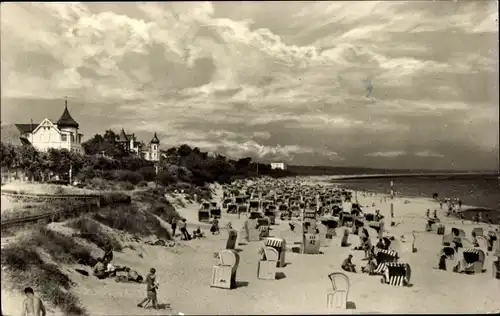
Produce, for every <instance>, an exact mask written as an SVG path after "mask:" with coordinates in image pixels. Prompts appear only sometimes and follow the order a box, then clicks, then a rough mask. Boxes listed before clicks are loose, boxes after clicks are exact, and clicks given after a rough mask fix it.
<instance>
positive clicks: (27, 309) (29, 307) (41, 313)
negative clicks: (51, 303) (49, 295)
mask: <svg viewBox="0 0 500 316" xmlns="http://www.w3.org/2000/svg"><path fill="white" fill-rule="evenodd" d="M24 295H26V299H25V300H24V302H23V311H22V313H21V316H45V315H46V314H47V311H46V310H45V306H44V305H43V302H42V300H41V299H40V298H39V297H37V296H35V292H34V291H33V289H32V288H31V287H27V288H25V289H24Z"/></svg>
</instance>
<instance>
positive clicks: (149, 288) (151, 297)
mask: <svg viewBox="0 0 500 316" xmlns="http://www.w3.org/2000/svg"><path fill="white" fill-rule="evenodd" d="M155 273H156V269H155V268H151V270H149V274H148V276H147V277H146V295H147V296H146V298H145V299H144V300H142V302H140V303H139V304H137V307H141V308H142V307H145V306H146V305H147V304H149V302H152V303H153V308H154V309H157V308H158V301H157V297H156V289H157V288H158V286H159V285H158V282H157V281H156V275H155ZM144 304H146V305H144Z"/></svg>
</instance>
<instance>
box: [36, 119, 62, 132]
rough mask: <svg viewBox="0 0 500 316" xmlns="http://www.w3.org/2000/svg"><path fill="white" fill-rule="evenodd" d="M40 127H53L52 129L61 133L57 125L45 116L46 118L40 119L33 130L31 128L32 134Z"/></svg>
mask: <svg viewBox="0 0 500 316" xmlns="http://www.w3.org/2000/svg"><path fill="white" fill-rule="evenodd" d="M41 128H44V129H45V128H48V129H54V130H56V131H57V132H58V133H59V134H61V131H60V130H59V129H58V128H57V126H56V125H55V124H54V123H52V122H51V121H50V120H49V119H47V118H46V119H44V120H43V121H42V123H40V125H38V126H37V127H36V128H35V129H34V130H33V132H32V133H33V134H35V133H36V132H37V131H38V130H39V129H41Z"/></svg>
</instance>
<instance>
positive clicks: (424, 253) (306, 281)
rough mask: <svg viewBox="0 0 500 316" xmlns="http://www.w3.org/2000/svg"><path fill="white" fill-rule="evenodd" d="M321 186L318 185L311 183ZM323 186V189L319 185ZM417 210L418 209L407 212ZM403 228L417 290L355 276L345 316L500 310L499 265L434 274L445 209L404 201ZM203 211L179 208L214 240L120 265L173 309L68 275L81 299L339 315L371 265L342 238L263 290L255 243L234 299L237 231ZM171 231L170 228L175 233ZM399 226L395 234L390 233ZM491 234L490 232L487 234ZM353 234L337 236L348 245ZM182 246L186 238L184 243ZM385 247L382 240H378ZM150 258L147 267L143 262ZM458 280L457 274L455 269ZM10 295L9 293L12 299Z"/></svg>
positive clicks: (107, 305) (399, 217) (130, 256)
mask: <svg viewBox="0 0 500 316" xmlns="http://www.w3.org/2000/svg"><path fill="white" fill-rule="evenodd" d="M308 181H312V180H308ZM319 183H321V182H319ZM215 192H216V194H215V197H214V199H216V200H217V201H218V202H220V197H221V192H222V191H221V188H220V186H217V187H216V188H215ZM357 197H358V200H359V203H360V204H361V205H362V206H367V205H369V207H364V210H365V212H370V209H373V211H374V208H372V207H371V205H372V203H375V204H376V208H379V209H380V210H381V213H382V214H383V215H385V217H386V219H388V218H390V204H389V202H387V203H380V198H381V195H373V196H363V194H362V193H358V194H357ZM405 200H408V201H409V202H410V203H409V204H405V203H404V201H405ZM393 203H394V210H395V219H394V220H395V221H396V222H400V224H399V225H397V226H396V227H387V229H388V231H389V233H388V234H389V235H393V236H396V237H397V236H400V235H405V237H406V239H407V240H408V241H409V242H408V244H406V243H405V244H402V245H403V246H402V248H403V249H405V250H403V251H402V252H401V253H400V257H401V259H400V262H406V263H409V264H410V265H411V268H412V279H411V283H412V284H413V286H412V287H392V286H389V285H386V284H381V283H380V276H369V275H366V274H361V273H358V274H354V273H346V274H347V275H348V276H349V279H350V284H351V288H350V292H349V297H348V301H349V303H348V305H349V306H348V307H349V308H350V309H348V310H345V311H338V313H349V314H353V313H354V314H356V313H477V312H479V313H486V312H493V311H497V310H500V294H499V293H500V281H499V280H498V279H494V278H493V277H492V271H491V266H492V261H493V259H494V258H495V257H493V256H492V255H489V256H487V257H486V263H485V269H487V271H486V272H485V273H483V274H480V275H464V274H456V273H453V272H451V271H440V270H436V269H434V268H435V267H437V263H438V253H439V251H440V249H441V240H442V236H439V235H437V234H436V233H435V232H424V230H425V223H426V220H425V212H426V210H427V209H431V211H432V210H433V209H435V208H437V209H439V205H437V203H435V202H433V201H430V200H425V199H416V198H414V199H410V198H395V199H394V201H393ZM197 209H198V205H195V204H187V203H186V206H185V207H183V208H179V207H178V208H177V210H178V212H179V213H180V214H181V216H183V217H185V218H186V219H187V221H188V223H189V225H188V229H189V231H190V232H191V231H192V230H193V229H195V228H196V227H198V226H201V228H202V230H204V232H205V234H206V235H207V238H205V239H200V240H191V241H189V242H185V241H179V243H181V244H182V245H181V246H176V247H173V248H166V247H158V246H149V245H144V244H138V243H136V244H134V247H135V248H136V250H134V251H133V250H130V249H125V250H124V251H123V252H122V253H119V252H117V253H115V259H114V261H115V263H116V264H118V265H126V266H129V267H132V268H134V269H136V270H137V271H138V272H139V273H140V274H141V275H143V276H145V275H146V274H147V272H148V270H149V269H150V268H152V267H154V268H156V270H157V277H158V280H159V282H160V288H159V291H158V299H159V303H160V304H170V307H171V309H167V310H159V311H155V310H152V309H147V310H146V309H141V308H138V307H137V306H136V305H137V303H138V302H140V301H141V300H142V299H143V298H144V297H145V294H146V293H145V285H143V284H133V283H131V284H123V283H117V282H115V281H114V280H112V279H109V280H98V279H96V278H94V277H85V276H83V275H80V274H78V273H76V272H74V269H73V268H72V267H67V272H68V274H70V276H71V277H72V279H73V280H74V281H75V282H76V283H77V284H78V286H77V287H75V289H74V291H75V292H76V293H77V294H78V296H79V297H80V299H81V302H82V304H83V306H84V307H85V308H87V310H88V311H89V313H90V314H91V315H105V314H106V315H146V314H147V315H155V314H158V315H159V314H162V315H164V314H169V313H170V314H177V313H179V312H182V313H184V314H186V315H189V314H212V315H214V314H302V313H304V314H307V313H331V311H328V310H326V291H327V289H328V288H329V287H331V284H330V282H329V280H328V277H327V275H328V274H329V273H332V272H342V270H341V269H340V265H341V262H342V261H343V259H344V258H345V257H346V256H347V255H348V254H349V253H353V255H354V258H353V263H355V264H356V265H357V268H358V270H359V269H360V267H361V266H363V265H365V262H364V261H361V259H362V257H363V252H362V251H352V250H350V249H349V248H341V247H340V239H341V237H334V239H333V241H332V244H331V246H330V247H324V248H322V249H321V250H322V251H323V252H324V253H323V254H320V255H304V254H297V253H293V252H291V251H289V252H287V254H286V261H287V263H288V264H287V266H286V267H284V268H278V272H282V273H283V274H284V276H285V277H284V278H282V279H280V280H272V281H269V280H259V279H258V278H257V264H258V261H259V259H260V255H259V254H258V250H259V249H260V247H261V246H262V242H250V243H248V244H246V245H238V246H237V248H238V249H241V250H242V251H241V252H240V253H239V254H240V265H239V268H238V272H237V277H236V279H237V284H238V288H236V289H233V290H224V289H216V288H211V287H210V279H211V275H212V267H213V265H214V264H216V260H215V259H214V257H213V254H214V252H218V251H219V250H222V249H224V247H225V243H226V240H227V235H228V233H227V231H225V230H223V231H221V233H220V235H215V236H214V235H211V234H210V233H209V231H208V227H209V226H208V225H206V224H205V225H203V224H198V223H197ZM438 216H439V217H440V218H441V219H442V222H443V223H444V224H445V225H446V228H447V231H446V232H447V233H448V232H449V230H450V227H457V228H462V229H463V230H464V231H465V232H466V233H467V234H468V235H470V231H471V230H472V228H473V227H476V225H471V224H470V223H469V224H468V223H466V224H462V222H461V221H460V220H456V219H451V218H446V217H445V216H444V213H443V212H441V211H438ZM244 219H245V216H242V217H241V219H238V216H237V215H228V214H225V213H223V217H222V219H221V222H220V226H221V227H223V226H224V225H225V224H227V222H229V221H230V222H231V223H232V226H233V228H235V229H236V230H238V231H240V229H241V227H242V225H243V221H244ZM277 222H278V223H279V225H276V226H272V231H271V235H274V236H281V237H283V238H285V239H286V240H287V246H288V247H287V248H291V247H292V246H299V245H298V244H295V243H298V242H300V240H301V229H300V225H297V228H296V230H295V232H291V231H290V228H289V225H288V221H284V222H281V221H279V219H277ZM165 225H167V224H166V223H165ZM386 226H389V225H386ZM480 226H483V227H487V226H486V225H480ZM342 230H343V228H339V229H337V235H338V236H341V233H342ZM414 231H415V235H416V244H415V246H416V248H417V249H418V252H417V253H412V252H411V241H412V235H411V234H412V232H414ZM178 239H179V237H177V240H178ZM372 241H373V242H375V239H373V240H372ZM350 242H351V243H352V245H353V247H354V246H357V245H358V243H359V241H358V237H357V236H353V235H351V236H350ZM138 252H140V253H141V254H142V258H141V257H140V256H139V255H138ZM449 270H451V267H449ZM2 294H3V290H2ZM2 307H3V311H4V313H8V314H16V313H17V312H18V311H15V310H13V309H12V308H14V306H13V304H4V302H3V300H2Z"/></svg>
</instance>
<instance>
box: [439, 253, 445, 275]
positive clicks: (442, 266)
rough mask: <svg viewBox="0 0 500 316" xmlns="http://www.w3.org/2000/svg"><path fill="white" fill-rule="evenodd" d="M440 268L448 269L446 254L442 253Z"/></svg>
mask: <svg viewBox="0 0 500 316" xmlns="http://www.w3.org/2000/svg"><path fill="white" fill-rule="evenodd" d="M439 270H443V271H446V255H445V254H442V255H441V257H440V258H439Z"/></svg>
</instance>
